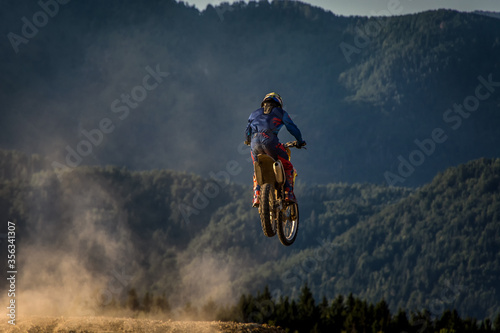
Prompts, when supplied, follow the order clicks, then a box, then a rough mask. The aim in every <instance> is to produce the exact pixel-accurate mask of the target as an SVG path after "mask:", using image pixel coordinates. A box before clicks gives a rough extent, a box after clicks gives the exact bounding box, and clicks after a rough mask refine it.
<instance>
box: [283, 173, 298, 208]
mask: <svg viewBox="0 0 500 333" xmlns="http://www.w3.org/2000/svg"><path fill="white" fill-rule="evenodd" d="M293 172H294V171H293V170H292V171H291V172H285V173H286V183H285V202H289V203H297V198H296V197H295V194H293V185H294V184H293V183H294V182H293V178H294V177H293Z"/></svg>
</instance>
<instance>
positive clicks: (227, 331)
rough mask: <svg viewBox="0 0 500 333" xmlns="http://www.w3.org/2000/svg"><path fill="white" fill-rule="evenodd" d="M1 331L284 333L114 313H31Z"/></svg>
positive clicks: (273, 329)
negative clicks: (43, 314)
mask: <svg viewBox="0 0 500 333" xmlns="http://www.w3.org/2000/svg"><path fill="white" fill-rule="evenodd" d="M0 332H6V333H7V332H8V333H17V332H19V333H21V332H22V333H26V332H28V333H51V332H54V333H55V332H57V333H112V332H144V333H167V332H169V333H170V332H171V333H191V332H194V333H220V332H223V333H236V332H244V333H283V332H284V331H283V330H282V329H280V328H276V327H270V326H267V325H258V324H238V323H228V322H216V321H212V322H203V321H170V320H169V321H161V320H150V319H133V318H111V317H75V318H71V317H70V318H68V317H30V318H27V319H24V320H22V321H19V322H17V323H16V325H15V326H13V325H10V324H8V323H7V321H6V320H5V321H3V322H2V323H0Z"/></svg>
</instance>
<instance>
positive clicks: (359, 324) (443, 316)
mask: <svg viewBox="0 0 500 333" xmlns="http://www.w3.org/2000/svg"><path fill="white" fill-rule="evenodd" d="M121 307H123V308H126V309H127V310H130V311H132V312H133V313H135V314H136V315H138V314H139V313H141V312H143V313H145V314H160V315H163V316H164V317H163V318H172V319H181V318H190V319H191V320H220V321H231V322H239V323H259V324H267V325H270V326H275V327H281V328H283V329H284V330H285V331H287V332H300V333H304V332H310V333H320V332H329V333H331V332H333V333H344V332H366V333H367V332H373V333H377V332H385V333H401V332H406V333H452V332H463V333H468V332H471V333H490V332H491V333H494V332H495V333H496V332H500V313H499V314H498V315H497V316H496V317H495V318H494V320H491V319H490V318H486V319H484V320H481V321H480V320H478V319H476V318H471V317H466V318H462V317H461V316H460V315H459V313H458V311H457V310H456V309H445V310H444V311H443V312H442V313H439V314H437V313H432V312H431V311H430V310H429V309H422V310H418V311H410V312H408V311H405V310H403V309H399V310H398V311H397V312H396V313H391V311H390V310H389V307H388V304H387V302H386V300H384V299H382V300H380V301H379V302H377V303H370V302H368V301H366V300H364V299H361V298H359V297H355V296H354V295H353V294H352V293H351V294H349V295H348V296H347V297H346V296H343V295H338V296H337V297H335V298H334V299H332V300H329V299H327V298H326V297H323V298H322V299H321V301H320V302H319V303H318V302H317V301H316V300H315V298H314V296H313V293H312V291H311V289H310V288H309V287H308V286H307V284H305V285H303V286H302V288H301V292H300V295H299V297H298V299H290V298H289V297H288V296H280V297H279V298H278V299H276V298H275V297H273V296H272V294H271V292H270V289H269V287H267V286H266V287H265V288H264V290H262V291H260V292H258V293H257V294H256V295H252V294H242V295H241V296H240V298H239V301H238V302H237V303H236V304H234V305H220V304H217V303H216V302H214V301H213V300H211V299H210V300H209V301H207V302H206V303H205V304H203V305H201V306H199V307H197V306H196V305H193V304H192V303H190V302H189V303H186V304H185V305H184V307H183V308H181V309H180V310H178V311H177V313H174V312H173V310H172V308H171V307H170V305H169V302H168V300H167V299H166V297H165V295H164V294H163V295H162V296H158V297H153V296H152V294H151V293H149V292H146V293H145V295H144V296H143V297H140V296H139V295H138V294H137V292H136V291H135V289H131V290H129V292H128V297H127V299H126V301H125V302H123V303H122V304H121Z"/></svg>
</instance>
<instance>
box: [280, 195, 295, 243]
mask: <svg viewBox="0 0 500 333" xmlns="http://www.w3.org/2000/svg"><path fill="white" fill-rule="evenodd" d="M279 215H280V216H279V219H278V238H279V239H280V242H281V244H283V245H285V246H290V245H292V244H293V242H295V239H297V233H298V231H299V205H298V204H296V203H294V204H291V205H289V206H287V207H286V209H285V210H284V211H282V212H280V214H279Z"/></svg>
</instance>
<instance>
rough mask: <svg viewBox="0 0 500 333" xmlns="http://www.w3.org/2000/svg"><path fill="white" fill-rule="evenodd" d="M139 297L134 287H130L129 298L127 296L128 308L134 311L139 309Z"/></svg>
mask: <svg viewBox="0 0 500 333" xmlns="http://www.w3.org/2000/svg"><path fill="white" fill-rule="evenodd" d="M139 306H140V304H139V297H137V293H136V291H135V289H134V288H132V289H130V290H129V292H128V298H127V308H128V309H130V310H132V311H138V310H139Z"/></svg>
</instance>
